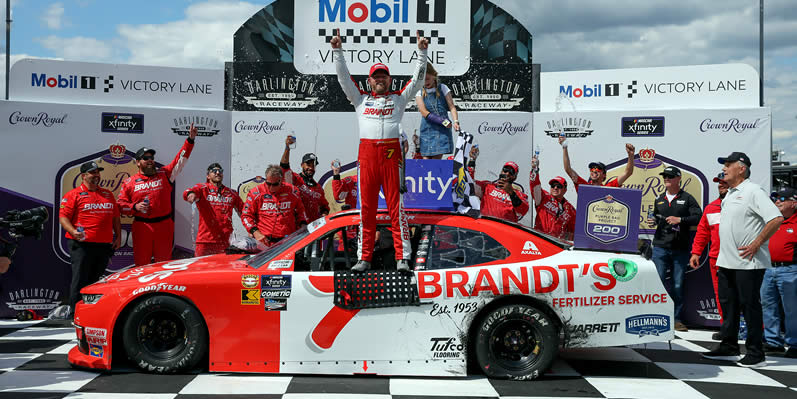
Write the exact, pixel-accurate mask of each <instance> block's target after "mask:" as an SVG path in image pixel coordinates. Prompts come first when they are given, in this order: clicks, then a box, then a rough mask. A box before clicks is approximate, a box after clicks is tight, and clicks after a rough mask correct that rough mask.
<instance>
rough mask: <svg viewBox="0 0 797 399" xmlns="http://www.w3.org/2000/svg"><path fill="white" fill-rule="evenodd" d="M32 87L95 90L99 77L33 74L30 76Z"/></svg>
mask: <svg viewBox="0 0 797 399" xmlns="http://www.w3.org/2000/svg"><path fill="white" fill-rule="evenodd" d="M30 85H31V86H32V87H49V88H58V89H88V90H94V89H95V88H96V87H97V77H96V76H77V75H66V76H64V75H58V76H50V77H48V76H47V74H45V73H32V74H30Z"/></svg>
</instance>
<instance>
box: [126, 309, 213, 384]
mask: <svg viewBox="0 0 797 399" xmlns="http://www.w3.org/2000/svg"><path fill="white" fill-rule="evenodd" d="M123 342H124V348H125V351H126V352H127V356H128V357H129V358H130V360H132V361H133V363H135V364H136V365H137V366H138V367H140V368H141V369H143V370H145V371H148V372H151V373H156V374H169V373H175V372H178V371H185V370H190V369H192V368H193V367H194V366H196V364H197V362H198V361H199V360H200V359H202V357H203V356H204V355H205V352H206V348H207V345H208V332H207V327H206V326H205V321H204V320H203V318H202V314H200V313H199V311H198V310H197V309H196V308H195V307H193V306H191V305H190V304H189V303H187V302H185V301H183V300H182V299H179V298H176V297H173V296H168V295H154V296H150V297H148V298H146V299H144V300H143V301H140V302H138V303H137V304H136V305H135V306H134V307H133V309H132V310H131V311H130V314H129V316H128V317H127V320H126V321H125V323H124V330H123Z"/></svg>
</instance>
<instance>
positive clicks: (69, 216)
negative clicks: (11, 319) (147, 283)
mask: <svg viewBox="0 0 797 399" xmlns="http://www.w3.org/2000/svg"><path fill="white" fill-rule="evenodd" d="M102 170H103V168H101V167H99V166H98V165H97V163H96V162H94V161H90V162H86V163H84V164H83V165H81V166H80V174H81V177H82V178H83V184H81V185H80V186H78V187H77V188H75V189H73V190H71V191H69V192H68V193H66V195H65V196H64V198H63V199H62V200H61V210H60V213H59V218H58V220H59V222H60V223H61V227H62V228H63V229H64V230H66V238H69V239H70V242H69V249H70V256H71V258H72V284H71V285H70V291H69V306H70V309H71V312H74V309H75V304H76V303H77V302H78V300H79V299H80V290H81V289H82V288H83V287H85V286H87V285H89V284H92V283H94V282H96V281H97V280H99V278H100V277H102V273H103V272H104V271H105V268H106V267H107V266H108V261H109V260H110V258H111V255H113V251H114V250H115V249H117V248H119V247H120V246H121V243H122V235H121V227H122V224H121V220H120V217H119V206H118V205H117V204H116V199H114V196H113V193H112V192H110V191H108V190H106V189H104V188H101V187H100V186H99V183H100V172H101V171H102Z"/></svg>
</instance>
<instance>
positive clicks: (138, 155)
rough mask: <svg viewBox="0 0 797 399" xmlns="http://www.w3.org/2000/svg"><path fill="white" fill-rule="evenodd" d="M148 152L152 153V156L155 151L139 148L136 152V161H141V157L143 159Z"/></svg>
mask: <svg viewBox="0 0 797 399" xmlns="http://www.w3.org/2000/svg"><path fill="white" fill-rule="evenodd" d="M148 152H149V153H152V155H153V156H154V155H155V150H153V149H152V148H147V147H141V148H139V149H138V151H136V160H139V159H141V157H143V156H144V154H146V153H148Z"/></svg>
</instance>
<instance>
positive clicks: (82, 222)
mask: <svg viewBox="0 0 797 399" xmlns="http://www.w3.org/2000/svg"><path fill="white" fill-rule="evenodd" d="M58 215H59V217H66V218H67V219H69V221H70V222H71V223H72V225H73V226H75V227H78V226H81V227H83V229H84V231H83V233H84V234H85V238H84V239H83V241H82V242H96V243H103V244H110V243H112V242H113V219H114V217H116V216H119V206H118V205H117V204H116V200H115V199H114V197H113V193H112V192H110V191H108V190H106V189H104V188H98V189H97V191H89V189H88V188H86V186H85V185H83V184H81V185H80V186H78V187H77V188H75V189H72V190H70V191H69V192H68V193H66V195H65V196H64V198H63V199H61V208H60V210H59V211H58ZM65 236H66V238H69V239H70V240H74V239H75V237H72V235H71V234H69V232H67V233H66V234H65Z"/></svg>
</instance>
